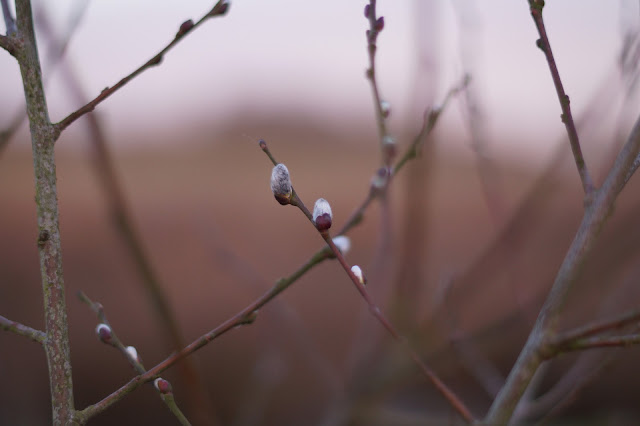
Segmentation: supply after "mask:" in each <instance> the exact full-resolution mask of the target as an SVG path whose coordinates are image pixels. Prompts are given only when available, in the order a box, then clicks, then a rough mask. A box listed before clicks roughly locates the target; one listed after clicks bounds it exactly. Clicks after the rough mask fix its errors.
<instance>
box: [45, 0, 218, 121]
mask: <svg viewBox="0 0 640 426" xmlns="http://www.w3.org/2000/svg"><path fill="white" fill-rule="evenodd" d="M228 9H229V3H228V2H227V0H219V1H218V3H216V5H215V6H214V7H213V9H211V10H210V11H209V12H208V13H207V14H206V15H204V16H203V17H202V18H200V20H199V21H198V22H196V23H195V24H194V23H193V22H192V21H186V22H185V23H183V24H182V25H181V27H180V30H179V31H178V33H177V34H176V36H175V37H174V39H173V40H172V41H171V42H170V43H169V44H167V45H166V46H165V47H164V48H163V49H162V50H160V52H158V53H157V54H156V55H155V56H154V57H152V58H151V59H149V60H148V61H147V62H145V63H144V64H143V65H142V66H140V67H139V68H138V69H136V70H135V71H133V72H132V73H131V74H129V75H127V76H126V77H124V78H123V79H121V80H120V81H118V82H117V83H116V84H115V85H113V86H111V87H107V88H106V89H104V90H103V91H102V92H100V94H99V95H98V96H97V97H96V98H94V99H93V100H92V101H90V102H89V103H87V104H86V105H84V106H83V107H81V108H80V109H78V110H77V111H75V112H73V113H71V114H69V115H68V116H67V117H66V118H64V119H63V120H62V121H60V122H59V123H56V124H55V127H56V129H57V131H58V132H61V131H63V130H64V129H66V128H67V127H68V126H69V125H70V124H71V123H73V122H74V121H76V120H77V119H78V118H80V117H82V116H83V115H84V114H86V113H88V112H90V111H93V110H94V109H95V107H96V106H97V105H98V104H100V103H101V102H102V101H104V100H105V99H107V98H108V97H109V96H111V95H113V94H114V93H115V92H117V91H118V90H119V89H121V88H122V87H124V85H125V84H127V83H128V82H130V81H131V80H133V79H134V78H135V77H137V76H138V75H139V74H141V73H143V72H144V71H146V70H148V69H149V68H151V67H154V66H156V65H159V64H160V63H161V62H162V59H163V57H164V54H165V53H167V52H168V51H169V50H171V48H173V46H175V45H176V44H178V42H180V41H181V40H182V39H183V38H184V36H185V35H186V34H188V33H190V32H191V31H193V30H194V29H195V28H196V27H198V26H200V25H201V24H202V23H203V22H204V21H206V20H207V19H209V18H212V17H216V16H222V15H225V14H226V13H227V10H228Z"/></svg>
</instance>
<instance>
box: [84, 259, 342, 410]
mask: <svg viewBox="0 0 640 426" xmlns="http://www.w3.org/2000/svg"><path fill="white" fill-rule="evenodd" d="M332 257H333V254H332V253H331V251H330V250H328V249H326V248H324V249H322V250H320V251H318V252H317V253H316V254H314V255H313V256H312V257H311V259H309V261H307V262H306V263H305V264H304V265H302V266H301V267H300V268H299V269H298V270H297V271H295V272H294V273H293V274H291V275H289V276H288V277H286V278H281V279H280V280H278V281H277V282H276V283H275V284H274V285H273V287H271V289H269V290H268V291H267V292H265V293H264V294H263V295H262V296H261V297H259V298H258V299H256V300H255V301H253V302H252V303H250V304H249V305H247V306H246V307H245V308H244V309H242V310H241V311H240V312H238V313H237V314H235V315H234V316H233V317H231V318H229V319H228V320H226V321H225V322H223V323H222V324H220V325H219V326H217V327H216V328H214V329H213V330H211V331H209V332H208V333H206V334H204V335H202V336H200V337H199V338H198V339H196V340H194V341H193V342H192V343H191V344H189V345H188V346H186V347H185V348H184V349H182V350H181V351H179V352H177V353H174V354H172V355H170V356H169V357H168V358H166V359H165V360H164V361H162V362H160V363H159V364H157V365H156V366H155V367H153V368H151V369H150V370H148V371H146V372H145V373H143V374H141V375H139V376H137V377H134V378H133V379H131V380H130V381H129V382H128V383H127V384H125V385H124V386H122V387H121V388H120V389H118V390H116V391H115V392H113V393H112V394H111V395H109V396H107V397H106V398H104V399H103V400H101V401H99V402H97V403H95V404H93V405H90V406H89V407H87V408H85V409H84V410H82V411H79V412H78V415H79V416H81V417H82V418H85V419H89V418H91V417H93V416H95V415H96V414H99V413H101V412H102V411H104V410H106V409H107V408H109V407H110V406H111V405H113V404H114V403H116V402H118V401H120V400H121V399H122V398H124V397H125V396H126V395H128V394H129V393H131V392H132V391H134V390H135V389H137V388H138V387H140V386H141V385H143V384H144V383H147V382H149V381H151V380H153V379H155V378H156V377H157V375H158V374H160V373H162V372H163V371H165V370H166V369H168V368H169V367H171V366H172V365H174V364H175V363H177V362H178V361H180V360H181V359H183V358H184V357H186V356H188V355H190V354H192V353H193V352H195V351H197V350H198V349H200V348H202V347H203V346H205V345H207V344H208V343H210V342H211V341H213V340H215V339H217V338H218V337H220V336H222V335H223V334H225V333H226V332H228V331H230V330H233V329H235V328H237V327H240V326H243V325H248V324H252V323H253V322H254V321H255V320H256V318H257V314H258V310H259V309H260V308H262V307H263V306H264V305H266V304H267V303H269V302H270V301H271V300H272V299H274V298H275V297H276V296H278V295H279V294H280V293H282V292H283V291H284V290H286V289H287V288H289V287H290V286H291V285H292V284H293V283H295V282H296V281H297V280H298V279H300V278H301V277H302V276H303V275H304V274H306V273H307V271H309V270H310V269H311V268H313V267H314V266H316V265H318V264H319V263H321V262H323V261H324V260H326V259H330V258H332Z"/></svg>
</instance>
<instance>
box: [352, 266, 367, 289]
mask: <svg viewBox="0 0 640 426" xmlns="http://www.w3.org/2000/svg"><path fill="white" fill-rule="evenodd" d="M351 272H352V273H353V275H355V276H356V278H357V279H358V281H360V284H362V285H365V284H366V283H367V281H366V280H365V278H364V275H362V269H360V267H359V266H358V265H353V266H352V267H351Z"/></svg>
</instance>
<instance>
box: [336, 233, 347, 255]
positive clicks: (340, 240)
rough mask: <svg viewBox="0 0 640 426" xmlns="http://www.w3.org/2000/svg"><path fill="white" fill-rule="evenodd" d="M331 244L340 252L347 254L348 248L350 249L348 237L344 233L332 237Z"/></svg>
mask: <svg viewBox="0 0 640 426" xmlns="http://www.w3.org/2000/svg"><path fill="white" fill-rule="evenodd" d="M333 244H335V245H336V247H338V249H339V250H340V253H342V254H347V253H348V252H349V249H351V240H350V239H349V237H347V236H344V235H340V236H337V237H335V238H334V239H333Z"/></svg>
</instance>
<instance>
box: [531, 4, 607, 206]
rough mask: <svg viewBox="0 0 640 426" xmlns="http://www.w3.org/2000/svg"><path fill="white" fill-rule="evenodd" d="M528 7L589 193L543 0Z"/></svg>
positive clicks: (583, 184)
mask: <svg viewBox="0 0 640 426" xmlns="http://www.w3.org/2000/svg"><path fill="white" fill-rule="evenodd" d="M529 7H530V9H531V16H532V17H533V21H534V22H535V24H536V28H537V29H538V34H539V35H540V39H538V41H537V44H538V47H539V48H540V49H541V50H542V51H543V52H544V55H545V57H546V58H547V63H548V64H549V70H550V71H551V78H552V79H553V84H554V85H555V87H556V92H557V94H558V100H559V101H560V108H561V109H562V122H563V123H564V125H565V127H566V129H567V134H568V135H569V143H570V144H571V151H572V152H573V158H574V160H575V162H576V166H577V168H578V174H579V175H580V180H581V181H582V187H583V189H584V192H585V194H590V193H591V192H592V191H593V190H594V186H593V181H592V180H591V176H590V175H589V170H588V169H587V164H586V163H585V161H584V156H583V155H582V149H581V148H580V140H579V139H578V131H577V130H576V125H575V123H574V121H573V116H572V114H571V106H570V102H569V96H568V95H567V94H566V93H565V91H564V87H563V86H562V80H561V79H560V73H559V72H558V66H557V65H556V61H555V59H554V58H553V52H552V51H551V44H550V43H549V38H548V37H547V30H546V29H545V26H544V20H543V19H542V9H543V7H544V0H529Z"/></svg>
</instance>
